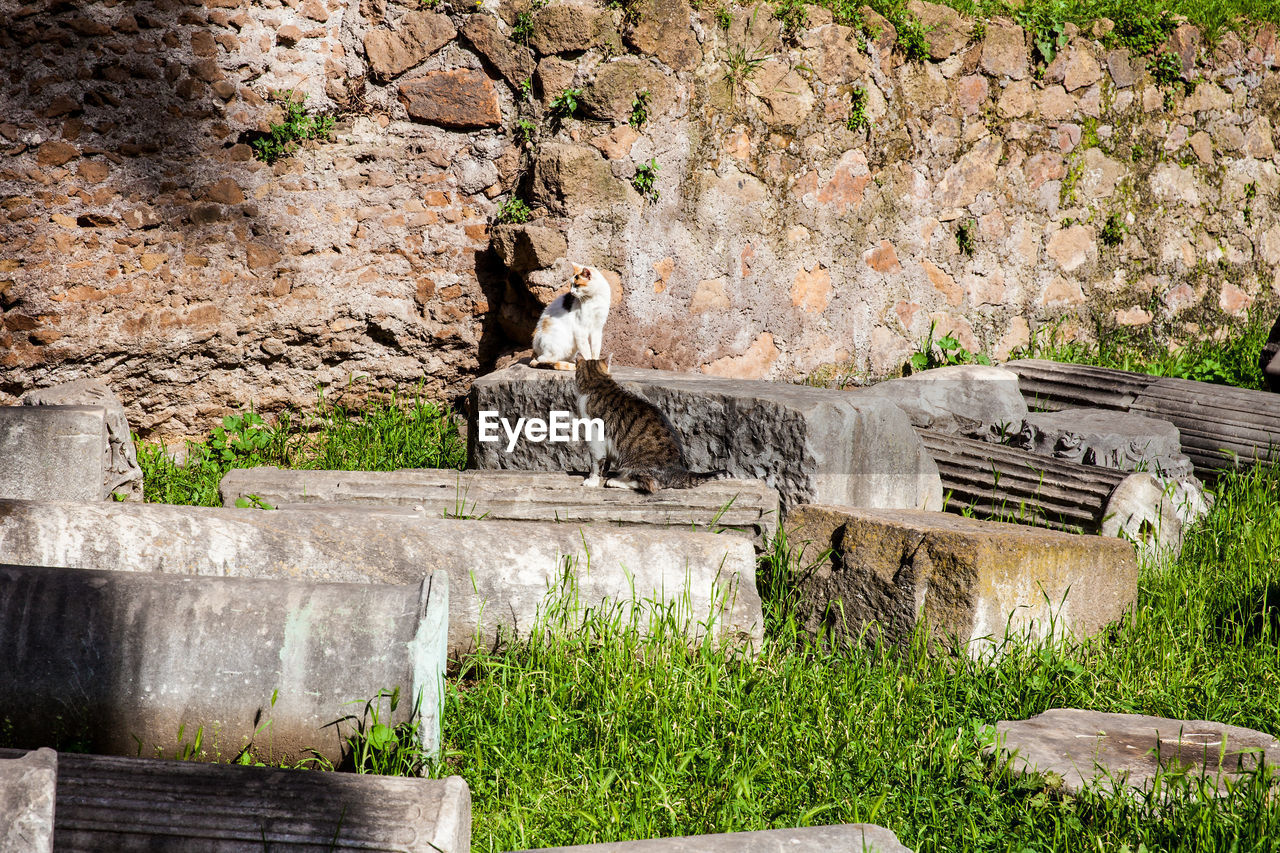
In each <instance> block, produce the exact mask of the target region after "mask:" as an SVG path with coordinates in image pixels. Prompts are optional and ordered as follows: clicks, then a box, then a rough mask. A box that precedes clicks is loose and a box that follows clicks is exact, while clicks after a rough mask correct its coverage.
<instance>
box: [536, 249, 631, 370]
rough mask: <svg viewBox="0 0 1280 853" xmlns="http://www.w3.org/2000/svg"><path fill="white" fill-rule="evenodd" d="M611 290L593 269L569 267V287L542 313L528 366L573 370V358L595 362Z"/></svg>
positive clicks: (597, 356)
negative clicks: (570, 270)
mask: <svg viewBox="0 0 1280 853" xmlns="http://www.w3.org/2000/svg"><path fill="white" fill-rule="evenodd" d="M612 296H613V291H612V290H611V289H610V287H609V281H608V280H607V279H606V278H605V277H604V273H602V272H601V271H600V270H598V269H596V268H595V267H582V266H578V265H577V264H574V265H573V284H571V285H570V286H569V291H568V292H567V293H562V294H561V295H560V296H557V297H556V298H555V301H553V302H552V303H551V304H550V305H548V306H547V307H546V308H545V309H544V310H543V312H542V316H541V317H540V318H539V319H538V326H537V328H536V329H535V330H534V332H533V360H532V361H530V362H529V365H530V366H531V367H537V366H539V365H548V366H550V367H552V368H554V369H555V370H573V369H574V359H576V358H577V357H578V356H582V357H583V358H591V359H598V358H599V357H600V345H601V342H602V340H603V338H604V323H605V320H608V319H609V302H610V301H611V299H612Z"/></svg>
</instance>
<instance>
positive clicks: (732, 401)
mask: <svg viewBox="0 0 1280 853" xmlns="http://www.w3.org/2000/svg"><path fill="white" fill-rule="evenodd" d="M613 378H614V379H616V380H617V381H618V382H619V383H620V384H621V385H622V387H623V388H626V389H627V390H629V391H633V392H636V393H638V394H640V395H642V396H644V397H645V398H647V399H648V400H649V401H650V402H652V403H654V404H655V405H656V406H657V407H658V408H660V409H661V410H662V411H663V413H664V414H666V415H667V417H668V418H670V419H671V422H672V424H673V425H674V426H675V428H676V431H677V432H679V433H680V436H681V438H682V439H683V441H684V446H685V453H686V455H687V457H688V461H689V465H690V467H691V468H692V469H693V470H695V471H711V470H716V469H721V468H723V469H726V470H728V471H729V473H730V474H731V475H732V476H734V477H738V478H742V479H760V480H764V481H765V482H766V483H768V484H769V485H771V486H773V487H774V488H775V489H777V490H778V493H779V495H780V496H781V499H782V507H783V510H784V512H785V511H786V509H787V508H788V507H791V506H795V505H798V504H801V503H810V502H815V501H821V502H826V503H834V504H847V505H849V506H878V507H910V508H913V509H915V508H933V507H938V508H940V507H941V506H942V490H941V483H940V481H939V480H938V473H937V467H936V466H935V465H934V464H933V462H932V461H931V460H930V459H929V457H928V455H927V454H926V453H925V452H924V448H923V447H922V445H921V444H920V439H919V437H918V436H917V435H916V434H915V431H914V430H913V429H912V428H911V424H910V422H909V421H908V420H907V418H906V416H905V415H904V414H903V413H902V411H901V410H900V409H898V408H897V407H896V406H894V405H892V404H890V403H887V402H885V401H883V400H867V399H862V398H860V397H859V396H858V395H857V394H850V393H847V392H844V391H833V390H828V389H825V388H811V387H806V386H802V385H790V384H786V383H781V382H765V381H757V380H749V379H721V378H718V377H713V376H706V375H702V374H691V373H672V372H667V371H659V370H641V369H638V368H631V367H614V368H613ZM576 395H577V391H576V386H575V384H574V378H573V374H571V373H567V372H562V371H551V370H538V369H535V368H530V367H527V366H525V365H522V364H516V365H512V366H510V367H507V368H505V369H503V370H500V371H498V372H496V373H491V374H489V375H488V376H484V377H481V378H480V379H477V380H476V381H475V382H474V383H473V384H472V386H471V396H470V410H471V411H472V412H473V413H478V412H482V411H494V412H497V413H498V417H500V418H506V419H507V420H508V421H509V422H510V423H511V424H515V423H516V420H517V419H518V418H520V417H526V418H527V417H539V418H548V417H549V413H550V412H551V411H553V410H558V411H565V412H573V413H575V414H574V417H576V412H577V402H576V399H577V398H576ZM468 444H469V447H468V454H469V458H470V460H471V464H470V467H472V468H513V469H519V470H527V471H584V472H585V471H587V470H589V468H590V462H589V459H590V457H589V454H588V451H587V447H586V445H585V444H584V443H582V442H561V443H553V442H530V441H517V442H516V443H515V445H514V447H512V449H511V452H507V451H506V444H507V442H498V441H494V442H486V441H480V440H478V430H477V429H476V428H475V427H474V425H473V427H472V429H471V430H470V431H469V436H468Z"/></svg>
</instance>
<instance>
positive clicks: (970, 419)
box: [855, 364, 1027, 439]
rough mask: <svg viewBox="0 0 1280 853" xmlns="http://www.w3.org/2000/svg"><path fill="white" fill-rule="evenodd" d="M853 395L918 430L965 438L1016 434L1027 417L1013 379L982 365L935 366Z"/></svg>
mask: <svg viewBox="0 0 1280 853" xmlns="http://www.w3.org/2000/svg"><path fill="white" fill-rule="evenodd" d="M855 393H857V394H858V396H860V397H877V398H880V399H883V400H886V401H888V402H890V403H893V404H894V405H896V406H897V407H898V408H900V409H902V411H904V412H906V414H907V417H908V418H910V420H911V424H912V426H914V427H916V428H917V429H929V430H934V431H936V432H944V433H950V434H952V435H960V436H964V437H967V438H981V439H992V438H1002V437H1004V436H1006V435H1013V434H1016V433H1017V432H1018V430H1020V429H1021V428H1022V422H1023V420H1025V419H1026V417H1027V403H1026V400H1024V399H1023V398H1022V392H1021V391H1019V390H1018V374H1016V373H1014V372H1013V371H1011V370H1004V369H1003V368H999V367H991V366H988V365H982V364H965V365H954V366H950V367H938V368H935V369H933V370H925V371H922V372H920V373H914V374H912V375H911V376H908V377H907V378H905V379H890V380H888V381H887V382H880V383H878V384H876V385H872V386H871V387H869V388H861V389H858V390H857V391H856V392H855Z"/></svg>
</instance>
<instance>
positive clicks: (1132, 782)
mask: <svg viewBox="0 0 1280 853" xmlns="http://www.w3.org/2000/svg"><path fill="white" fill-rule="evenodd" d="M996 732H997V738H998V740H997V742H996V744H995V745H993V746H990V747H988V748H987V750H986V751H987V752H988V753H999V754H1000V755H1001V756H1002V757H1004V756H1009V757H1010V758H1011V759H1012V766H1013V768H1014V769H1015V770H1017V771H1018V772H1022V773H1031V772H1034V773H1054V774H1056V775H1058V776H1059V777H1061V778H1062V783H1063V788H1064V789H1065V790H1066V791H1067V792H1070V793H1074V794H1078V793H1080V792H1081V791H1083V790H1084V789H1085V788H1087V787H1090V786H1095V785H1096V786H1099V787H1101V788H1102V789H1104V790H1107V791H1112V792H1115V793H1127V794H1130V795H1134V796H1137V795H1140V794H1142V793H1143V792H1146V791H1149V790H1151V787H1152V785H1153V784H1154V782H1155V779H1156V775H1157V774H1158V773H1160V772H1161V771H1164V770H1175V771H1176V770H1183V769H1185V770H1187V771H1189V773H1190V775H1192V776H1194V777H1196V778H1199V777H1200V775H1201V773H1203V774H1204V776H1205V778H1206V779H1207V780H1208V781H1209V783H1210V786H1211V788H1216V789H1217V791H1218V793H1219V794H1223V793H1225V786H1224V785H1223V783H1224V782H1226V781H1228V780H1234V779H1238V778H1239V777H1240V775H1241V773H1242V772H1245V771H1250V770H1254V769H1256V768H1257V767H1258V765H1259V764H1260V763H1262V762H1265V763H1266V764H1268V765H1269V766H1270V767H1271V768H1272V769H1273V770H1280V741H1278V740H1276V739H1275V738H1274V737H1272V736H1271V735H1269V734H1266V733H1264V732H1259V731H1254V730H1253V729H1246V728H1242V727H1240V726H1229V725H1226V724H1224V723H1215V722H1210V721H1207V720H1171V719H1168V718H1165V717H1149V716H1145V715H1143V714H1107V713H1103V712H1100V711H1084V710H1080V709H1077V708H1051V709H1050V710H1048V711H1045V712H1044V713H1043V714H1037V715H1036V716H1034V717H1032V718H1031V719H1028V720H1001V721H1000V722H998V723H996ZM1166 784H1168V783H1166ZM1165 793H1166V794H1167V793H1168V791H1166V792H1165Z"/></svg>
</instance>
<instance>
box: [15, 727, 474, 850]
mask: <svg viewBox="0 0 1280 853" xmlns="http://www.w3.org/2000/svg"><path fill="white" fill-rule="evenodd" d="M16 755H21V753H20V752H18V751H16V750H9V749H3V750H0V766H2V765H3V764H4V760H3V757H10V756H16ZM54 825H55V827H56V829H57V834H58V851H59V853H101V851H104V850H110V851H113V853H133V851H139V853H141V851H154V850H166V851H180V853H192V852H193V851H201V853H262V851H263V850H272V851H281V853H284V852H285V851H317V850H328V851H348V850H350V851H355V850H359V851H369V850H378V851H394V853H470V845H471V792H470V791H469V790H468V788H467V783H466V782H465V781H463V779H462V778H461V777H460V776H448V777H446V778H444V779H414V778H404V777H391V776H373V775H358V774H355V773H324V772H319V771H314V770H276V769H273V768H267V767H236V766H228V765H218V764H196V763H192V762H189V761H160V760H156V759H148V758H115V757H108V756H101V755H72V754H67V753H63V754H62V755H61V756H59V761H58V782H57V814H56V817H55V820H54Z"/></svg>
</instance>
